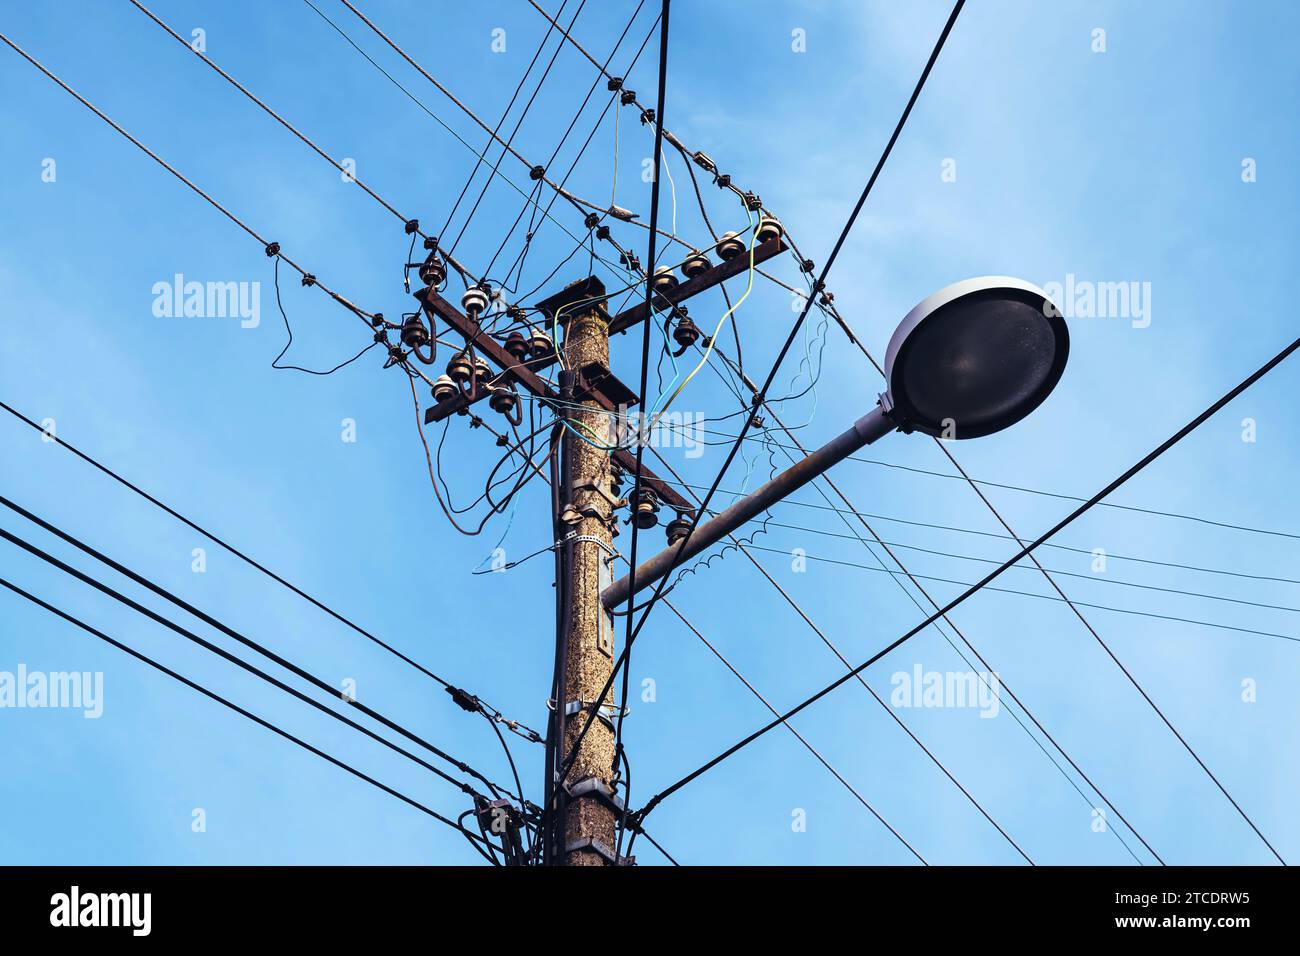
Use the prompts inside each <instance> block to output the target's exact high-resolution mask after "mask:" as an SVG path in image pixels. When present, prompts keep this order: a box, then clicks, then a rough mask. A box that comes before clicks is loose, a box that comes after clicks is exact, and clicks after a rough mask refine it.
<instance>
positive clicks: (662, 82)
mask: <svg viewBox="0 0 1300 956" xmlns="http://www.w3.org/2000/svg"><path fill="white" fill-rule="evenodd" d="M671 7H672V0H663V5H662V6H661V8H660V13H659V92H658V106H657V108H656V110H655V145H654V179H653V180H652V182H651V185H650V233H649V238H648V240H647V244H648V248H647V250H646V262H647V263H649V268H648V269H647V270H646V281H645V308H646V317H645V322H644V327H643V328H642V339H641V379H640V380H641V387H640V391H639V392H638V393H637V394H639V395H644V394H645V393H646V386H647V384H648V381H649V374H650V326H651V324H652V323H653V316H654V308H653V306H654V275H655V261H656V250H655V245H656V241H657V240H658V238H659V233H658V232H657V231H656V227H657V226H658V224H659V167H660V163H661V161H662V159H663V135H664V134H663V122H664V120H663V117H664V100H665V97H666V90H667V84H668V37H669V32H668V21H669V13H670V11H671ZM644 454H645V442H644V441H641V440H638V441H637V443H636V473H635V475H634V478H633V486H632V496H631V499H630V500H631V501H632V502H636V501H638V500H639V499H640V494H641V488H642V484H641V479H642V478H643V473H642V459H643V457H644ZM640 529H641V526H640V523H639V522H635V521H634V522H633V523H632V545H631V548H630V549H629V553H630V557H629V558H628V567H629V572H628V573H629V574H631V575H632V580H633V581H635V580H636V568H637V539H638V537H639V532H640ZM631 593H632V594H635V591H632V592H631ZM633 603H635V601H634V598H633V597H629V598H628V606H629V607H630V606H631V605H632V604H633ZM631 647H632V615H631V614H629V615H628V616H627V630H626V638H625V644H624V655H625V657H626V661H630V660H631V658H630V656H628V654H629V652H630V651H631ZM630 671H631V667H630V666H625V667H624V669H623V686H622V692H621V695H620V697H619V700H622V701H624V702H626V701H627V696H628V679H629V674H630ZM613 680H614V675H613V673H612V672H611V674H610V677H609V681H607V686H606V688H605V690H604V691H602V692H601V693H600V694H598V695H597V696H596V697H595V700H597V701H603V700H604V699H605V695H606V694H607V693H608V692H609V686H612V684H613ZM598 711H599V708H598V707H593V708H592V711H591V716H592V718H594V717H595V715H596V714H597V712H598ZM626 714H627V711H626V708H622V707H620V708H619V711H618V718H617V722H616V725H615V728H614V761H615V762H614V765H613V766H612V767H611V768H610V770H611V772H612V773H617V772H618V761H619V760H620V759H625V754H624V750H623V719H624V717H625V716H626ZM588 723H590V718H589V721H588ZM580 746H581V739H579V742H578V743H577V744H575V745H574V748H573V751H572V756H571V757H570V761H569V762H570V763H572V761H573V759H576V756H577V754H578V752H579V751H578V748H579V747H580ZM560 779H561V780H564V779H566V775H565V774H561V775H560ZM628 791H629V792H628V796H627V797H626V798H625V799H630V791H631V782H630V781H629V783H628ZM625 821H626V813H624V814H621V815H620V817H619V820H618V826H617V828H616V832H615V837H614V855H615V858H617V857H618V855H619V854H620V853H621V852H622V848H623V835H624V831H625V829H626V828H625V826H624V823H625Z"/></svg>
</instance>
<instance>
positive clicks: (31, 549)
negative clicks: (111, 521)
mask: <svg viewBox="0 0 1300 956" xmlns="http://www.w3.org/2000/svg"><path fill="white" fill-rule="evenodd" d="M0 504H2V505H4V506H5V507H6V508H8V509H10V510H11V511H13V512H14V513H16V514H19V515H21V516H22V517H24V518H26V519H27V520H28V521H30V522H32V523H33V524H35V525H37V526H39V527H40V528H42V529H43V530H45V531H47V532H49V533H50V534H53V535H55V536H56V537H58V538H59V539H60V540H62V541H65V542H66V543H68V544H71V545H72V546H73V547H75V548H77V549H78V550H80V551H82V552H83V553H84V554H87V555H89V556H90V557H92V558H94V559H95V560H97V561H99V562H100V563H102V564H104V565H105V566H107V567H109V568H112V569H113V570H114V571H116V572H117V573H119V574H121V575H123V576H124V577H127V578H130V579H131V580H132V581H134V582H135V583H136V584H139V585H140V586H142V587H144V588H147V589H148V590H149V591H152V592H153V593H154V594H157V595H158V596H159V597H161V598H164V599H165V600H167V601H169V602H170V603H172V604H174V605H175V606H177V607H179V608H181V609H182V610H184V611H186V612H187V613H189V614H191V615H193V616H194V617H197V618H198V619H199V620H201V621H203V622H204V623H205V624H207V625H209V626H210V627H214V628H216V629H217V630H219V631H221V633H223V634H225V635H226V636H227V637H230V638H232V639H233V640H235V641H237V642H239V643H240V644H242V645H243V646H245V647H247V648H249V649H250V650H252V651H254V652H255V653H257V654H259V655H261V656H262V657H264V658H266V659H267V660H269V661H271V662H272V663H274V664H278V665H279V666H280V667H283V668H284V669H285V670H287V671H289V672H290V673H292V674H294V675H295V676H297V677H299V678H301V679H303V680H305V681H307V683H309V684H311V685H312V686H314V687H316V688H317V689H319V690H322V691H324V692H325V693H326V694H327V695H329V697H331V698H333V699H335V700H338V699H344V700H345V701H346V703H348V704H349V705H350V706H352V707H355V708H356V709H357V710H359V711H360V712H361V713H363V714H365V715H366V716H367V717H370V718H371V719H373V720H376V721H378V722H379V723H381V724H383V725H384V726H385V727H387V728H388V729H389V730H392V731H395V732H396V733H398V734H400V735H402V736H403V737H406V738H407V739H408V740H410V741H412V742H413V743H416V744H419V745H420V746H421V747H423V748H424V749H425V750H427V751H429V753H431V754H433V755H434V756H436V757H438V758H439V759H440V760H444V761H446V762H447V763H449V764H451V765H452V766H453V767H455V768H456V769H457V770H459V771H460V772H461V773H464V774H468V775H469V776H471V777H473V778H474V779H476V780H478V781H479V782H480V783H482V784H483V785H484V786H486V787H487V788H488V789H489V790H490V791H492V793H493V794H494V795H497V796H499V795H500V792H501V790H502V788H500V787H498V786H497V785H496V784H494V783H493V782H492V781H491V780H489V779H488V778H487V777H485V776H483V775H482V774H481V773H479V772H478V771H477V770H475V769H474V768H473V767H471V766H469V764H467V763H465V762H464V761H463V760H460V759H458V758H456V757H453V756H452V755H451V754H449V753H447V752H446V751H444V750H442V749H441V748H439V747H437V746H436V745H434V744H432V743H430V742H429V741H427V740H425V739H424V738H423V737H420V736H419V735H418V734H415V733H414V732H412V731H410V730H407V729H406V728H405V727H403V726H402V725H400V724H398V723H396V722H395V721H393V720H390V719H389V718H387V717H385V716H384V715H383V714H381V713H379V712H378V711H375V710H374V709H373V708H371V707H368V706H367V705H365V704H363V703H361V702H360V701H357V700H352V699H348V698H341V697H340V695H339V692H338V690H337V689H336V688H334V687H332V686H330V684H328V683H326V682H325V681H323V680H321V679H320V678H319V677H316V676H315V675H314V674H312V673H310V672H309V671H307V670H305V669H304V668H302V667H299V666H298V665H297V664H294V663H293V662H291V661H289V660H287V659H286V658H284V657H282V656H280V655H279V654H277V653H275V652H274V651H272V650H270V649H269V648H267V647H264V646H263V645H261V644H259V643H258V642H257V641H254V640H252V639H250V638H248V637H245V636H244V635H243V634H240V633H239V632H237V631H235V630H234V629H233V628H230V627H228V626H226V625H225V624H223V623H222V622H220V621H218V620H217V619H216V618H214V617H212V616H211V615H209V614H207V613H206V612H204V611H201V610H200V609H199V608H197V607H195V606H194V605H192V604H190V603H189V602H187V601H185V600H184V599H183V598H179V597H177V596H176V595H175V594H173V593H172V592H170V591H168V590H167V589H166V588H163V587H161V586H159V585H157V584H155V583H154V582H152V581H150V580H149V579H148V578H145V577H144V576H143V575H140V574H137V573H136V572H134V571H132V570H131V569H130V568H128V567H126V566H125V565H122V564H120V563H119V562H117V561H114V560H113V559H112V558H110V557H108V556H107V555H105V554H103V553H102V552H100V551H97V550H96V549H94V548H92V547H90V546H89V545H87V544H85V543H84V542H82V541H80V540H78V539H77V538H75V537H74V536H72V535H70V534H68V533H67V532H65V531H63V530H61V529H59V528H57V527H55V526H54V525H53V524H51V523H50V522H48V521H46V520H44V519H43V518H41V517H39V516H37V515H34V514H32V513H31V512H30V511H27V510H26V509H25V508H23V507H22V506H21V505H17V504H15V503H14V502H12V501H10V500H9V499H8V498H4V497H3V496H0ZM0 538H4V539H5V540H6V541H8V542H9V543H10V544H13V545H15V546H17V547H19V548H21V549H22V550H24V551H26V552H27V553H28V554H31V555H33V556H35V557H38V558H40V559H41V560H42V561H44V562H46V563H47V564H49V565H51V566H53V567H55V568H58V569H59V570H60V571H62V572H64V573H65V574H68V575H70V576H72V577H75V578H76V579H77V580H79V581H81V582H82V583H83V584H86V585H89V586H90V587H92V588H94V589H95V590H97V591H99V592H100V593H102V594H105V595H107V596H108V597H111V598H113V599H114V600H115V601H118V602H119V603H121V604H124V605H125V606H127V607H129V608H131V609H132V610H134V611H136V612H137V613H139V614H142V615H144V616H145V617H148V618H149V619H150V620H152V621H154V622H156V623H158V624H161V625H163V626H164V627H166V628H168V629H169V630H171V631H174V632H175V633H177V634H180V635H181V636H182V637H185V638H186V639H188V640H190V641H192V642H194V643H197V644H198V645H199V646H201V647H203V648H204V649H206V650H209V651H211V652H212V653H214V654H217V655H218V656H220V657H222V658H223V659H224V660H227V661H229V662H230V663H232V664H235V665H236V666H238V667H240V668H242V669H244V670H246V671H247V672H248V673H250V674H254V675H255V676H257V677H260V678H261V679H262V680H264V681H266V682H268V683H270V684H272V685H273V686H275V687H276V688H278V689H279V690H283V691H285V692H286V693H289V694H291V695H293V696H294V697H297V698H298V699H299V700H301V701H303V702H304V703H306V704H309V705H310V706H312V707H315V708H316V709H318V710H320V711H321V712H322V713H327V714H329V715H330V716H332V717H335V718H336V719H339V720H341V721H342V722H343V723H346V724H347V725H348V726H350V727H352V729H354V730H359V731H361V732H362V733H363V734H365V735H366V736H368V737H370V738H372V739H373V740H376V741H378V742H380V743H382V744H384V746H386V747H389V748H390V749H392V750H394V751H395V752H397V753H400V754H402V755H403V756H406V757H408V758H410V759H412V760H414V761H416V762H417V763H420V765H421V766H424V767H425V768H426V769H428V770H430V771H432V772H433V773H435V774H437V775H438V776H439V777H441V778H443V779H444V780H446V781H448V782H449V783H452V784H454V785H455V786H457V787H458V788H459V789H461V790H462V791H463V792H464V793H466V794H468V795H470V796H473V795H474V790H473V788H471V787H469V785H468V784H465V783H462V782H461V781H459V780H456V779H455V778H454V777H452V776H450V775H449V774H447V773H445V772H444V771H442V770H439V769H438V768H436V767H434V766H433V765H432V764H428V763H426V762H425V761H423V760H421V759H420V758H418V757H415V756H414V755H413V754H410V753H408V752H407V751H405V750H403V749H402V748H400V747H398V746H397V745H396V744H393V743H392V742H391V741H389V740H387V739H386V738H384V737H381V736H380V735H378V734H376V733H375V732H374V731H371V730H368V729H367V728H365V727H363V726H362V725H361V724H358V723H356V722H355V721H352V720H351V719H349V718H347V717H344V716H343V715H342V714H339V713H338V712H336V711H333V710H330V709H329V708H327V707H325V706H324V705H323V704H320V703H319V702H318V701H316V700H314V699H313V698H310V697H308V696H307V695H305V694H303V693H302V692H301V691H298V690H296V689H295V688H293V687H290V686H289V685H288V684H285V683H284V682H283V681H280V680H278V679H277V678H275V677H273V676H272V675H270V674H268V673H266V672H265V671H262V670H260V669H258V668H257V667H255V666H254V665H252V664H249V663H248V662H247V661H244V660H242V659H241V658H239V657H236V656H235V655H234V654H231V653H230V652H229V651H226V650H224V649H222V648H220V647H218V646H217V645H215V644H212V643H211V642H210V641H206V640H204V639H203V638H201V637H199V636H198V635H197V634H195V633H193V632H192V631H188V630H186V629H185V628H183V627H181V626H180V625H179V624H176V623H175V622H172V621H170V620H169V619H168V618H165V617H163V616H162V615H160V614H158V613H157V612H155V611H152V610H150V609H149V608H147V607H145V606H144V605H142V604H140V603H139V602H138V601H135V600H133V599H131V598H129V597H127V596H126V595H124V594H122V593H121V592H119V591H116V590H114V589H113V588H111V587H109V586H108V585H106V584H104V583H103V582H101V581H99V580H97V579H96V578H94V577H92V576H90V575H88V574H86V573H84V572H82V571H79V570H78V569H76V568H74V567H72V566H71V565H69V564H67V563H66V562H63V561H60V560H59V559H58V558H56V557H54V556H53V555H52V554H49V553H48V552H46V551H43V550H42V549H40V548H38V547H37V546H35V545H33V544H31V543H30V542H28V541H25V540H23V539H22V538H20V537H18V536H17V535H14V534H12V533H10V532H9V531H7V530H5V529H4V528H0ZM506 792H509V791H508V790H507V791H506Z"/></svg>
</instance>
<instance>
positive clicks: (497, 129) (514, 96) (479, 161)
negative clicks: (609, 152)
mask: <svg viewBox="0 0 1300 956" xmlns="http://www.w3.org/2000/svg"><path fill="white" fill-rule="evenodd" d="M568 5H569V0H564V2H563V3H562V4H561V5H560V12H561V13H563V12H564V8H565V7H567V6H568ZM553 29H554V27H553V26H552V27H547V28H546V33H545V34H544V35H543V36H542V42H541V43H539V44H537V50H536V51H535V52H534V53H533V58H532V59H531V60H529V61H528V68H527V69H525V70H524V75H523V76H521V77H520V78H519V83H518V84H517V85H516V86H515V91H514V92H513V93H512V94H510V102H508V103H507V104H506V108H505V109H503V110H502V111H501V118H500V119H499V120H497V124H496V126H494V127H493V128H492V133H491V135H490V136H489V137H488V142H487V145H486V146H484V147H483V152H482V153H480V154H479V157H478V159H476V160H475V161H474V168H473V169H471V170H470V171H469V176H467V177H466V179H465V185H463V186H461V187H460V193H459V194H458V195H457V196H456V201H455V202H454V203H452V206H451V211H450V212H448V213H447V218H446V221H445V222H444V223H443V227H442V231H441V232H440V233H439V235H440V236H445V235H446V234H447V230H448V229H450V228H451V222H452V220H453V219H454V218H455V217H456V212H457V210H459V209H460V204H461V201H462V200H463V199H464V198H465V194H466V193H468V192H469V187H470V186H471V185H473V183H474V177H475V176H477V175H478V171H479V167H480V166H482V165H483V163H484V161H485V159H486V156H487V151H488V149H489V148H491V146H492V143H493V142H494V141H495V139H496V135H497V133H498V132H500V130H501V126H502V124H504V123H505V121H506V117H508V116H509V115H510V111H511V110H512V109H513V108H514V105H515V100H517V99H518V98H519V94H520V93H521V92H523V89H524V84H525V83H527V82H528V77H529V76H531V75H532V72H533V67H534V66H536V65H537V61H538V59H540V58H541V55H542V51H543V50H545V49H546V41H547V40H549V39H550V38H551V31H552V30H553ZM539 88H540V87H539ZM525 112H527V110H525ZM501 155H502V157H504V156H505V151H504V150H503V151H502V153H501ZM500 165H501V160H500V159H498V160H497V162H496V163H494V164H493V165H492V172H493V174H494V175H495V173H496V172H497V170H498V168H499V167H500ZM476 206H477V204H476ZM473 216H474V214H473V213H472V212H471V213H470V215H469V218H471V219H472V218H473ZM468 221H469V220H468V219H467V220H466V223H467V224H468Z"/></svg>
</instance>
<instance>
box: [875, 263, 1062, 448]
mask: <svg viewBox="0 0 1300 956" xmlns="http://www.w3.org/2000/svg"><path fill="white" fill-rule="evenodd" d="M1069 353H1070V334H1069V331H1068V330H1067V329H1066V326H1065V320H1064V319H1063V318H1062V317H1061V311H1060V309H1058V308H1057V307H1056V306H1055V305H1054V304H1053V303H1052V301H1051V300H1050V299H1049V298H1048V297H1047V293H1045V292H1044V291H1043V290H1042V289H1040V288H1038V287H1037V286H1035V285H1033V284H1031V283H1028V282H1024V281H1022V280H1020V279H1012V278H1009V277H1007V276H981V277H979V278H975V279H966V280H964V281H962V282H957V283H954V284H953V285H950V286H948V287H947V288H944V289H940V290H939V291H938V292H935V293H934V294H933V295H931V296H929V297H928V298H926V299H925V300H924V301H922V302H921V303H920V304H918V305H917V306H916V308H914V309H912V311H911V312H909V313H908V314H907V317H906V318H905V319H903V321H902V322H901V323H900V324H899V326H898V328H897V329H896V330H895V332H894V335H893V338H891V339H890V340H889V348H888V350H887V351H886V353H885V380H886V382H887V383H888V391H887V392H886V394H885V395H884V396H883V399H882V401H883V403H884V405H885V411H886V412H887V413H888V415H889V418H890V419H891V420H892V421H893V422H894V424H895V425H897V427H898V428H900V429H902V430H903V431H905V432H908V431H919V432H922V433H924V434H927V435H935V436H940V437H944V438H979V437H981V436H983V435H991V434H992V433H993V432H997V431H1001V430H1002V429H1004V428H1007V427H1008V426H1010V425H1014V424H1015V423H1016V422H1018V421H1020V419H1022V418H1024V417H1025V416H1026V415H1028V414H1029V413H1030V412H1032V411H1033V410H1034V409H1035V408H1037V407H1038V406H1039V405H1040V404H1042V402H1043V400H1044V399H1046V398H1047V396H1048V395H1050V394H1051V392H1052V389H1053V388H1055V387H1056V383H1057V382H1058V381H1060V379H1061V373H1062V372H1063V371H1064V370H1065V361H1066V358H1067V357H1068V356H1069Z"/></svg>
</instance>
